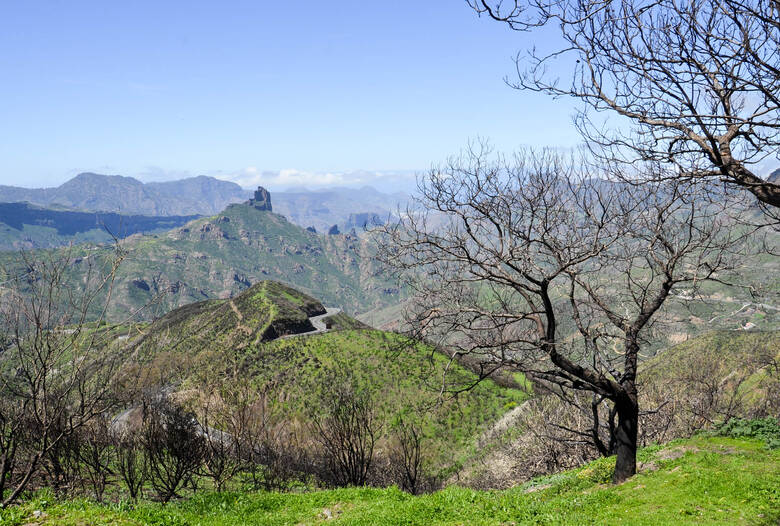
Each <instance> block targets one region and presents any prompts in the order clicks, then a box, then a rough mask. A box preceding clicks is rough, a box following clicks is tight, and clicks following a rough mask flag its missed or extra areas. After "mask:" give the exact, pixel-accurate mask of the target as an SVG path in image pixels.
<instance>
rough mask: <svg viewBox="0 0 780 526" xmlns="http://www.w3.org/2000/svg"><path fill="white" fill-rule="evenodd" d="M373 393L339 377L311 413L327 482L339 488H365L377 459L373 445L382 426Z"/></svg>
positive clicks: (350, 379)
mask: <svg viewBox="0 0 780 526" xmlns="http://www.w3.org/2000/svg"><path fill="white" fill-rule="evenodd" d="M376 405H377V404H376V401H375V400H374V398H373V396H372V395H371V393H370V392H369V391H368V390H366V389H361V388H359V387H358V386H356V385H355V382H354V381H353V379H352V378H350V377H349V376H344V377H339V376H336V377H335V378H334V379H333V381H332V382H330V384H329V385H326V386H324V392H323V396H322V405H321V407H320V408H318V410H317V412H315V413H314V414H312V425H313V428H314V431H315V440H317V441H318V442H319V444H320V446H321V447H322V450H323V452H324V462H325V466H324V467H325V470H324V472H323V473H321V474H320V476H321V478H322V479H323V481H324V482H326V483H328V484H333V485H336V486H363V485H365V484H366V482H367V480H368V476H369V473H370V470H371V465H372V462H373V460H374V446H375V444H376V440H377V438H378V437H379V432H380V430H381V427H382V424H381V420H380V419H379V418H377V416H378V415H377V407H376Z"/></svg>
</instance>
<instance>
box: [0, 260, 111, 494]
mask: <svg viewBox="0 0 780 526" xmlns="http://www.w3.org/2000/svg"><path fill="white" fill-rule="evenodd" d="M74 252H75V249H74V248H70V249H66V250H64V251H55V252H35V253H33V252H30V253H25V252H23V253H21V254H20V257H19V261H18V262H17V263H18V264H16V265H14V266H13V267H12V268H4V269H2V270H3V275H4V276H5V277H6V279H5V281H4V282H3V283H2V284H0V333H1V334H2V338H0V340H2V341H3V348H2V352H0V399H2V403H0V431H2V437H0V455H1V458H2V462H1V464H0V489H4V490H6V491H7V492H6V493H3V492H1V491H0V506H2V507H5V506H8V505H9V504H11V503H12V502H14V501H15V500H16V499H17V498H18V497H19V495H20V494H21V492H22V491H24V489H25V488H26V487H27V485H28V484H29V483H30V481H31V480H32V479H33V477H34V476H35V475H36V474H37V473H38V472H39V470H40V469H41V468H42V464H44V463H47V462H48V464H47V465H48V466H49V467H52V468H56V466H54V464H56V463H57V462H58V461H59V458H58V454H57V452H58V451H59V450H61V449H62V448H63V446H64V445H65V443H66V442H68V440H70V439H71V438H72V437H73V436H74V434H75V433H76V432H77V431H78V430H79V429H80V428H81V427H83V426H85V425H87V424H88V423H89V422H90V421H92V420H93V419H94V418H96V417H97V416H99V415H101V414H104V413H106V411H109V410H110V409H111V408H112V407H114V404H115V399H114V396H113V392H112V385H113V375H114V373H115V371H116V368H117V366H118V364H119V356H118V353H116V352H115V351H114V350H112V348H111V346H110V345H108V344H109V343H110V342H109V341H107V340H106V338H107V335H106V333H105V332H104V331H101V330H99V326H100V324H101V322H102V320H103V319H104V316H105V312H106V309H107V307H108V305H109V303H110V301H111V289H112V284H113V280H114V276H115V273H116V270H117V268H118V266H119V264H120V263H121V261H122V259H123V257H124V254H123V252H122V251H121V249H119V247H118V246H117V247H115V250H114V251H113V252H111V253H110V254H106V253H105V252H101V253H100V254H90V255H88V256H87V257H86V258H84V257H82V259H86V260H87V261H86V262H85V265H86V266H87V268H88V271H87V272H86V274H85V275H84V276H83V278H82V279H81V280H79V281H78V282H73V281H71V280H69V270H70V267H71V265H72V263H73V260H74V259H75V255H74ZM57 469H59V468H57ZM57 469H54V470H53V471H52V473H54V472H55V471H57ZM9 483H10V485H9Z"/></svg>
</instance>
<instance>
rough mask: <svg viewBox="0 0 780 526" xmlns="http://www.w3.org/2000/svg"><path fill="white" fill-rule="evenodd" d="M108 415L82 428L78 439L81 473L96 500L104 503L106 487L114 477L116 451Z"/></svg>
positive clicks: (78, 457) (78, 458) (95, 419)
mask: <svg viewBox="0 0 780 526" xmlns="http://www.w3.org/2000/svg"><path fill="white" fill-rule="evenodd" d="M110 426H111V423H110V421H109V419H108V416H107V415H105V414H104V415H100V416H98V417H96V418H94V419H93V420H92V421H90V422H89V424H88V425H86V426H84V427H82V428H81V429H80V432H79V433H78V434H77V437H76V446H77V450H76V451H77V456H76V458H77V460H78V465H79V468H80V471H81V472H82V473H84V474H85V475H86V479H87V480H88V481H89V485H90V486H91V488H92V492H93V495H94V497H95V500H97V501H98V502H102V501H103V494H104V493H105V491H106V487H107V486H108V484H109V483H110V482H112V479H113V476H114V469H113V466H114V461H115V453H116V449H115V448H114V444H113V440H112V436H111V429H110Z"/></svg>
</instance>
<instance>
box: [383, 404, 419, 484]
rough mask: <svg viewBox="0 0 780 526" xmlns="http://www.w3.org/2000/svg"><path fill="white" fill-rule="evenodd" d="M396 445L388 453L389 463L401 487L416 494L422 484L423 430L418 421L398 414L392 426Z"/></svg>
mask: <svg viewBox="0 0 780 526" xmlns="http://www.w3.org/2000/svg"><path fill="white" fill-rule="evenodd" d="M394 435H395V440H396V442H397V443H396V447H395V449H394V450H393V451H391V453H390V463H391V465H392V467H393V468H394V469H395V470H396V471H397V474H396V478H397V479H398V480H399V482H400V486H401V489H403V490H404V491H408V492H409V493H411V494H412V495H417V494H418V493H419V492H420V491H421V489H422V486H423V484H424V482H425V481H424V480H423V478H424V474H423V430H422V428H421V426H420V425H419V423H417V422H414V421H412V420H410V419H409V418H406V419H405V418H403V415H401V416H399V418H398V422H396V424H395V426H394Z"/></svg>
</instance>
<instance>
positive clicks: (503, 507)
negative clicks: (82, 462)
mask: <svg viewBox="0 0 780 526" xmlns="http://www.w3.org/2000/svg"><path fill="white" fill-rule="evenodd" d="M639 458H640V461H641V462H642V465H641V468H640V473H639V474H638V475H636V476H634V477H633V478H631V479H630V480H629V481H628V482H626V483H624V484H621V485H619V486H611V485H609V484H606V482H607V481H608V480H609V477H610V475H611V470H612V467H613V465H614V459H613V458H609V459H600V460H597V461H595V462H592V463H590V464H588V465H586V466H584V467H582V468H580V469H576V470H572V471H569V472H565V473H560V474H557V475H552V476H549V477H543V478H540V479H535V480H533V481H531V482H529V483H527V484H524V485H522V486H518V487H516V488H513V489H510V490H506V491H500V492H479V491H473V490H467V489H462V488H457V487H451V488H448V489H446V490H443V491H440V492H436V493H433V494H429V495H424V496H420V497H413V496H410V495H408V494H406V493H403V492H401V491H399V490H397V489H395V488H389V489H371V488H349V489H339V490H331V491H316V492H310V493H287V494H283V493H204V494H201V495H198V496H195V497H192V498H190V499H187V500H183V501H179V502H175V503H172V504H170V505H168V506H161V505H159V504H154V503H146V502H144V503H140V504H139V505H138V506H136V507H133V506H131V505H129V504H128V503H124V502H122V503H117V504H107V505H99V504H95V503H93V502H90V501H86V500H72V501H58V500H57V499H56V498H55V497H53V496H52V495H51V494H50V493H47V492H44V493H40V494H38V495H37V496H35V498H33V499H31V500H29V501H27V502H25V503H24V504H23V505H22V506H20V507H18V508H11V509H9V510H6V511H3V512H0V513H1V514H0V517H1V518H2V523H3V524H9V525H21V524H67V525H81V524H92V525H96V526H97V525H108V524H111V525H140V524H181V525H185V524H188V525H189V524H191V525H195V524H199V525H202V526H206V525H229V524H258V525H259V524H262V525H284V524H290V525H293V524H321V523H327V524H345V525H346V524H349V525H362V524H365V525H382V524H387V525H395V524H408V525H416V524H419V525H433V524H441V525H444V524H484V525H488V524H496V525H499V524H501V525H507V524H517V525H519V524H551V525H552V524H582V525H585V524H594V525H595V524H636V525H640V524H659V525H663V524H674V525H678V524H723V525H733V524H756V525H761V524H766V525H769V524H776V523H777V521H778V520H780V450H767V449H766V448H765V447H764V446H763V444H762V443H761V442H760V441H756V440H748V439H732V438H705V437H700V438H695V439H692V440H685V441H676V442H673V443H672V444H669V445H668V446H666V447H659V446H654V447H651V448H646V449H644V450H642V451H640V455H639ZM36 511H37V512H38V513H37V517H36V515H34V513H35V512H36Z"/></svg>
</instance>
